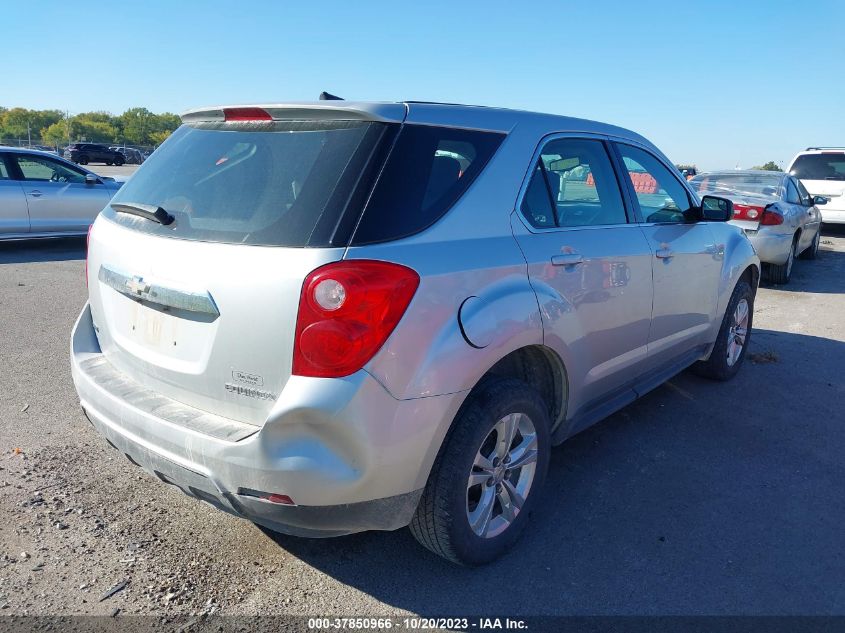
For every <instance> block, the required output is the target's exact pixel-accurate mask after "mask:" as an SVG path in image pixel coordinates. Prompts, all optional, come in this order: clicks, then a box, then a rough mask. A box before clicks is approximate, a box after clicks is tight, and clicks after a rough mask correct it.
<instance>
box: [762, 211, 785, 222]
mask: <svg viewBox="0 0 845 633" xmlns="http://www.w3.org/2000/svg"><path fill="white" fill-rule="evenodd" d="M760 224H762V225H763V226H774V225H776V224H783V216H782V215H781V214H780V213H778V212H777V211H771V210H769V209H766V210H765V211H764V212H763V217H762V219H761V220H760Z"/></svg>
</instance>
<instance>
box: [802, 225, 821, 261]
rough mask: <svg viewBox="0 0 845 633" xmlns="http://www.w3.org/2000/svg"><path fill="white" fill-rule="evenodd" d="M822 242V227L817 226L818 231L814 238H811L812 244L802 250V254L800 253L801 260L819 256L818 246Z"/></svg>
mask: <svg viewBox="0 0 845 633" xmlns="http://www.w3.org/2000/svg"><path fill="white" fill-rule="evenodd" d="M821 241H822V227H821V225H819V228H818V230H817V231H816V236H815V237H814V238H813V242H812V243H811V244H810V245H809V246H808V247H807V248H805V249H804V252H803V253H801V255H800V257H801V259H815V258H816V257H818V256H819V244H820V243H821Z"/></svg>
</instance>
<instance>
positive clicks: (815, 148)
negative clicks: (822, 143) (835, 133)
mask: <svg viewBox="0 0 845 633" xmlns="http://www.w3.org/2000/svg"><path fill="white" fill-rule="evenodd" d="M817 149H845V147H808V148H807V149H805V150H804V151H805V152H811V151H813V150H817Z"/></svg>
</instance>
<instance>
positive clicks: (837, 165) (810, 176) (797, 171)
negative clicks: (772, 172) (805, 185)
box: [789, 152, 845, 180]
mask: <svg viewBox="0 0 845 633" xmlns="http://www.w3.org/2000/svg"><path fill="white" fill-rule="evenodd" d="M789 173H790V174H792V175H793V176H795V177H796V178H800V179H802V180H845V152H830V153H825V154H804V155H803V156H799V157H798V158H796V159H795V163H793V165H792V171H790V172H789Z"/></svg>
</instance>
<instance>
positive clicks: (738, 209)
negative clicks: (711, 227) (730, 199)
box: [733, 204, 763, 222]
mask: <svg viewBox="0 0 845 633" xmlns="http://www.w3.org/2000/svg"><path fill="white" fill-rule="evenodd" d="M762 216H763V207H755V206H753V205H749V204H734V217H733V219H734V220H749V221H751V222H759V221H760V218H761V217H762Z"/></svg>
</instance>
